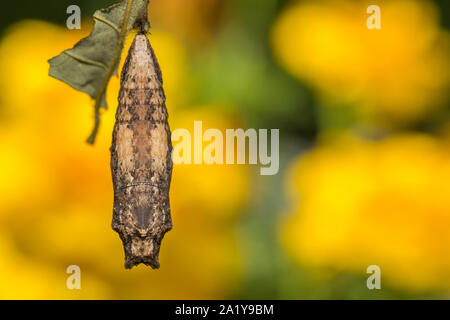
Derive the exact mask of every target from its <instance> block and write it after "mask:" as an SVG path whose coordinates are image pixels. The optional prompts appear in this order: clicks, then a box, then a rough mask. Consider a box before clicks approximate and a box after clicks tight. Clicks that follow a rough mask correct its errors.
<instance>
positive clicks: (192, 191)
mask: <svg viewBox="0 0 450 320" xmlns="http://www.w3.org/2000/svg"><path fill="white" fill-rule="evenodd" d="M84 35H85V34H84V33H80V32H72V31H68V30H67V29H65V28H62V27H57V26H55V25H52V24H48V23H45V22H40V21H23V22H20V23H18V24H16V25H14V26H12V27H11V28H10V29H9V30H8V31H7V32H6V33H5V36H4V38H3V39H2V40H1V42H0V69H1V70H3V72H5V74H8V76H5V77H2V78H1V80H0V94H1V96H2V99H1V104H2V105H1V106H0V108H1V111H2V115H3V118H2V119H1V121H2V128H1V129H0V145H1V146H2V148H1V149H0V179H1V181H2V183H1V185H0V191H1V192H0V231H1V232H0V234H1V235H2V237H1V238H0V247H1V248H0V252H1V254H0V298H39V299H45V298H55V299H66V298H73V299H76V298H85V299H91V298H97V299H102V298H117V299H129V298H136V299H142V298H150V299H151V298H159V299H175V298H179V299H181V298H184V299H189V298H192V299H194V298H197V299H210V298H217V299H218V298H226V297H227V296H228V295H229V294H231V292H232V291H233V290H234V288H235V286H236V284H237V283H238V281H239V264H240V262H239V253H238V251H237V246H236V243H235V239H234V234H233V222H234V217H235V215H234V214H235V213H237V212H238V211H239V210H240V209H241V208H242V206H243V205H244V204H245V199H246V191H247V188H248V186H247V181H248V177H247V169H246V168H245V167H238V166H232V167H231V166H230V167H225V166H194V165H192V166H189V167H184V168H183V167H182V166H180V167H178V166H176V167H175V168H174V175H173V188H172V193H171V202H172V203H171V207H172V215H173V220H174V230H173V231H171V232H169V233H168V234H167V235H166V237H165V241H164V244H163V247H162V249H161V257H160V261H161V269H160V270H158V271H154V270H149V269H148V268H146V267H143V266H140V267H138V268H135V269H133V270H132V271H126V270H124V267H123V263H124V254H123V248H122V244H121V241H120V239H119V237H118V236H117V234H116V233H115V232H114V231H112V229H111V227H110V223H111V219H112V201H113V192H112V181H111V175H110V169H109V161H110V155H109V147H110V144H111V138H112V128H113V125H114V118H115V107H116V106H117V95H118V89H119V79H118V78H115V77H113V79H112V80H111V82H110V85H109V87H108V92H107V99H108V104H109V106H110V110H107V111H105V112H103V116H102V126H101V129H100V133H99V136H98V139H97V142H96V145H95V146H94V147H91V146H88V145H87V144H86V143H85V142H84V141H85V139H86V137H87V135H88V134H89V131H90V130H91V128H92V125H93V120H92V116H93V103H92V101H90V99H89V97H88V96H87V95H86V94H84V93H80V92H77V91H75V90H73V89H72V88H70V87H69V86H67V85H66V84H64V83H61V82H59V81H58V80H55V79H52V78H50V77H48V75H47V74H48V64H47V59H48V58H51V57H53V56H55V55H56V54H58V53H59V52H61V51H62V50H64V49H67V48H69V47H71V46H72V45H73V44H74V43H75V42H76V41H77V40H79V38H80V37H82V36H84ZM149 37H150V39H151V41H152V46H153V47H154V49H155V52H156V54H157V57H158V60H159V61H160V64H161V68H162V70H163V78H164V86H165V89H166V94H167V99H168V108H169V113H170V114H171V115H170V121H171V124H172V122H174V123H176V125H175V126H174V125H172V129H176V128H177V127H184V128H187V129H189V128H191V127H192V121H193V120H192V119H193V118H198V119H203V120H206V125H208V123H210V124H211V125H212V126H225V127H234V126H233V124H234V120H233V119H232V118H231V117H229V116H226V115H224V114H220V113H217V112H215V113H210V112H207V111H206V110H204V109H202V110H199V111H188V110H184V111H182V112H180V116H178V115H177V114H174V113H172V111H173V110H174V109H175V108H176V109H177V111H178V108H179V107H180V106H179V103H180V101H181V98H180V97H182V96H183V88H184V86H185V81H186V78H187V77H186V75H185V70H186V66H187V61H186V53H185V49H184V46H183V45H182V44H181V43H180V42H179V41H178V40H177V39H176V37H174V36H173V35H171V34H167V33H163V32H152V34H151V35H150V36H149ZM132 39H133V35H130V36H129V37H128V39H127V42H126V48H125V50H127V47H128V46H129V45H131V41H132ZM124 58H125V54H124V55H123V56H122V63H123V61H124ZM225 183H226V184H227V188H223V185H224V184H225ZM214 204H216V205H214ZM73 264H75V265H78V266H80V268H81V273H82V280H81V286H82V289H81V290H80V291H77V290H68V289H66V279H67V277H68V275H67V274H66V273H65V272H66V268H67V266H69V265H73Z"/></svg>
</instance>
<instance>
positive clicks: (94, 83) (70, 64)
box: [49, 0, 149, 143]
mask: <svg viewBox="0 0 450 320" xmlns="http://www.w3.org/2000/svg"><path fill="white" fill-rule="evenodd" d="M148 3H149V0H123V1H122V2H120V3H118V4H116V5H113V6H111V7H109V8H106V9H101V10H98V11H96V12H95V14H94V20H95V24H94V29H93V31H92V32H91V34H90V35H89V36H88V37H87V38H84V39H82V40H81V41H80V42H78V43H77V44H76V45H75V46H74V47H73V48H72V49H69V50H66V51H64V52H62V53H61V54H60V55H58V56H56V57H54V58H52V59H50V60H49V63H50V70H49V75H50V76H52V77H54V78H56V79H59V80H61V81H63V82H65V83H67V84H68V85H70V86H71V87H73V88H74V89H76V90H79V91H82V92H85V93H87V94H88V95H89V96H91V98H93V99H95V113H96V125H95V127H94V130H93V133H92V135H91V137H90V139H88V142H90V143H93V142H94V140H95V135H96V133H97V130H98V125H99V120H100V119H99V108H107V104H106V87H107V84H108V82H109V79H110V78H111V76H112V75H113V74H114V73H116V74H117V69H118V65H119V61H120V56H121V52H122V49H123V43H124V39H125V36H126V34H127V33H128V32H129V31H130V30H131V29H133V28H137V29H139V30H140V31H142V32H147V31H148V29H149V24H148V20H147V6H148Z"/></svg>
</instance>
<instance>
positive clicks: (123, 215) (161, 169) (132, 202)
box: [111, 34, 172, 269]
mask: <svg viewBox="0 0 450 320" xmlns="http://www.w3.org/2000/svg"><path fill="white" fill-rule="evenodd" d="M167 118H168V114H167V109H166V106H165V95H164V91H163V87H162V76H161V71H160V68H159V65H158V61H157V60H156V57H155V54H154V52H153V49H152V47H151V46H150V43H149V41H148V39H147V37H146V36H145V35H143V34H138V35H136V37H135V39H134V41H133V44H132V46H131V48H130V51H129V53H128V56H127V59H126V61H125V65H124V67H123V70H122V76H121V87H120V93H119V107H118V109H117V113H116V124H115V126H114V132H113V142H112V146H111V171H112V177H113V184H114V213H113V221H112V228H113V229H114V230H115V231H117V232H118V233H119V235H120V238H121V239H122V241H123V245H124V249H125V268H127V269H129V268H132V267H133V266H135V265H138V264H140V263H144V264H146V265H149V266H151V267H152V268H154V269H155V268H159V262H158V255H159V248H160V245H161V240H162V239H163V237H164V234H165V233H166V232H167V231H169V230H170V229H172V220H171V217H170V205H169V188H170V180H171V176H172V157H171V152H172V144H171V140H170V136H171V134H170V128H169V124H168V122H167Z"/></svg>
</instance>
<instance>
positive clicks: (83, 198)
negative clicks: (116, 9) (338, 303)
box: [0, 0, 450, 299]
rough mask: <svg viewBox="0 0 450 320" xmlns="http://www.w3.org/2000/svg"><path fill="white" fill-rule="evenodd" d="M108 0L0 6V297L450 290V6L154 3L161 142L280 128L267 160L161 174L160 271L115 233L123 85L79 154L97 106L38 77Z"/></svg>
mask: <svg viewBox="0 0 450 320" xmlns="http://www.w3.org/2000/svg"><path fill="white" fill-rule="evenodd" d="M114 2H115V1H106V0H95V1H94V0H79V1H76V0H59V1H40V2H39V3H38V4H37V2H36V1H32V0H22V1H18V2H14V3H13V2H8V4H5V5H4V6H3V10H2V11H1V13H0V15H1V19H0V70H1V71H2V75H1V77H0V298H2V299H16V298H19V299H48V298H52V299H229V298H232V299H403V298H413V299H417V298H425V299H426V298H437V299H448V298H450V187H449V181H450V108H449V94H448V93H449V88H450V68H449V63H450V59H449V58H450V49H449V48H450V41H449V40H450V36H449V30H448V28H449V26H450V2H448V1H445V0H435V1H431V0H430V1H426V0H424V1H419V0H390V1H382V0H380V1H358V0H341V1H333V0H323V1H300V0H292V1H287V0H265V1H257V0H223V1H220V0H189V1H187V0H164V1H162V0H152V1H151V4H150V8H149V17H150V20H151V24H152V30H151V36H150V41H151V43H152V45H153V48H154V49H155V52H156V55H157V56H158V59H159V61H160V64H161V68H162V71H163V78H164V85H165V90H166V95H167V106H168V109H169V114H170V125H171V128H172V130H174V129H177V128H186V129H189V130H191V131H193V121H194V120H202V121H203V127H204V130H206V129H207V128H221V129H223V130H225V129H226V128H240V127H242V128H256V129H259V128H268V129H271V128H279V129H280V164H281V169H280V172H279V173H278V174H277V175H275V176H260V175H259V166H238V165H228V166H227V165H213V166H207V165H179V166H175V168H174V172H173V186H172V189H171V206H172V215H173V220H174V229H173V230H172V231H171V232H169V233H168V234H167V235H166V237H165V239H164V241H163V244H162V249H161V256H160V262H161V269H160V270H157V271H155V270H151V269H149V268H148V267H144V266H139V267H138V268H135V269H133V270H131V271H129V270H125V269H124V267H123V263H124V255H123V248H122V243H121V241H120V239H119V237H118V235H117V234H116V233H115V232H113V231H112V230H111V227H110V222H111V217H112V202H113V190H112V183H111V176H110V168H109V146H110V143H111V135H112V128H113V125H114V114H115V108H116V106H117V95H118V90H119V81H118V79H117V78H113V79H112V81H111V83H110V85H109V87H108V105H109V106H110V110H107V111H105V112H103V116H102V119H103V122H102V126H101V129H100V133H99V136H98V139H97V143H96V144H95V146H93V147H92V146H89V145H87V144H86V143H85V142H84V141H85V139H86V138H87V136H88V135H89V133H90V130H91V128H92V125H93V102H92V101H91V100H90V99H89V97H88V96H87V95H86V94H84V93H79V92H77V91H75V90H73V89H71V88H70V87H69V86H67V85H66V84H64V83H62V82H59V81H57V80H55V79H53V78H50V77H48V76H47V74H48V63H47V60H48V59H50V58H52V57H54V56H56V55H58V54H59V53H60V52H61V51H63V50H64V49H68V48H71V47H72V46H73V45H74V44H75V43H76V42H77V41H78V40H79V39H81V38H82V37H85V36H86V35H88V34H89V32H90V31H91V28H92V19H91V17H92V14H93V13H94V11H95V10H96V9H100V8H105V7H107V6H109V5H111V4H112V3H114ZM71 4H77V5H79V6H80V7H81V10H82V29H81V30H68V29H67V28H66V27H65V22H66V19H67V17H68V15H67V14H66V8H67V7H68V6H69V5H71ZM371 4H377V5H379V6H380V8H381V27H382V29H381V30H369V29H368V28H367V27H366V20H367V18H368V17H369V15H368V14H367V13H366V9H367V7H368V6H369V5H371ZM131 41H132V36H130V37H128V39H127V46H129V45H130V44H131ZM126 50H127V48H126ZM122 60H123V59H122ZM69 265H78V266H80V268H81V287H82V289H81V290H68V289H67V288H66V279H67V277H68V275H67V274H66V268H67V266H69ZM369 265H378V266H379V267H380V269H381V290H368V289H367V287H366V280H367V278H368V277H369V274H366V268H367V267H368V266H369Z"/></svg>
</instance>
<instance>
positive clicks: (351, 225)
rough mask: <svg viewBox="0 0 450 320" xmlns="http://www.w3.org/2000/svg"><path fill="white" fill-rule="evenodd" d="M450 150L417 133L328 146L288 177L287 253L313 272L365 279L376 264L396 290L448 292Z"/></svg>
mask: <svg viewBox="0 0 450 320" xmlns="http://www.w3.org/2000/svg"><path fill="white" fill-rule="evenodd" d="M448 150H450V149H449V145H448V142H442V141H439V140H437V139H435V138H432V137H431V136H427V135H419V134H403V135H397V136H394V137H391V138H387V139H385V140H383V141H379V142H367V141H362V140H358V139H356V138H351V137H341V138H339V139H338V140H337V141H335V142H326V143H323V144H322V145H320V146H319V147H317V148H316V149H314V150H313V151H311V152H310V153H309V154H308V155H306V156H305V157H304V158H303V157H302V158H300V159H298V160H296V161H294V163H293V164H292V168H291V171H290V173H289V175H288V183H289V190H290V193H291V196H292V200H293V210H292V213H293V216H292V218H291V219H289V220H288V221H286V223H285V224H284V226H283V241H284V244H285V246H286V248H287V249H288V251H289V252H290V253H291V254H292V255H293V256H294V257H295V258H297V259H299V260H301V261H303V262H304V263H307V264H309V265H312V266H328V267H330V266H331V267H334V268H336V269H343V270H347V271H351V272H355V273H357V274H359V275H361V276H363V277H364V276H365V272H366V268H367V267H368V266H369V265H378V266H380V268H381V272H382V277H383V279H384V280H385V281H386V282H385V283H386V284H388V283H389V284H390V285H391V286H396V287H399V288H404V289H409V290H431V289H438V290H445V289H447V290H448V289H449V288H450V278H449V277H448V270H449V269H450V189H449V188H448V181H449V179H450V152H449V151H448ZM384 280H383V281H384Z"/></svg>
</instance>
